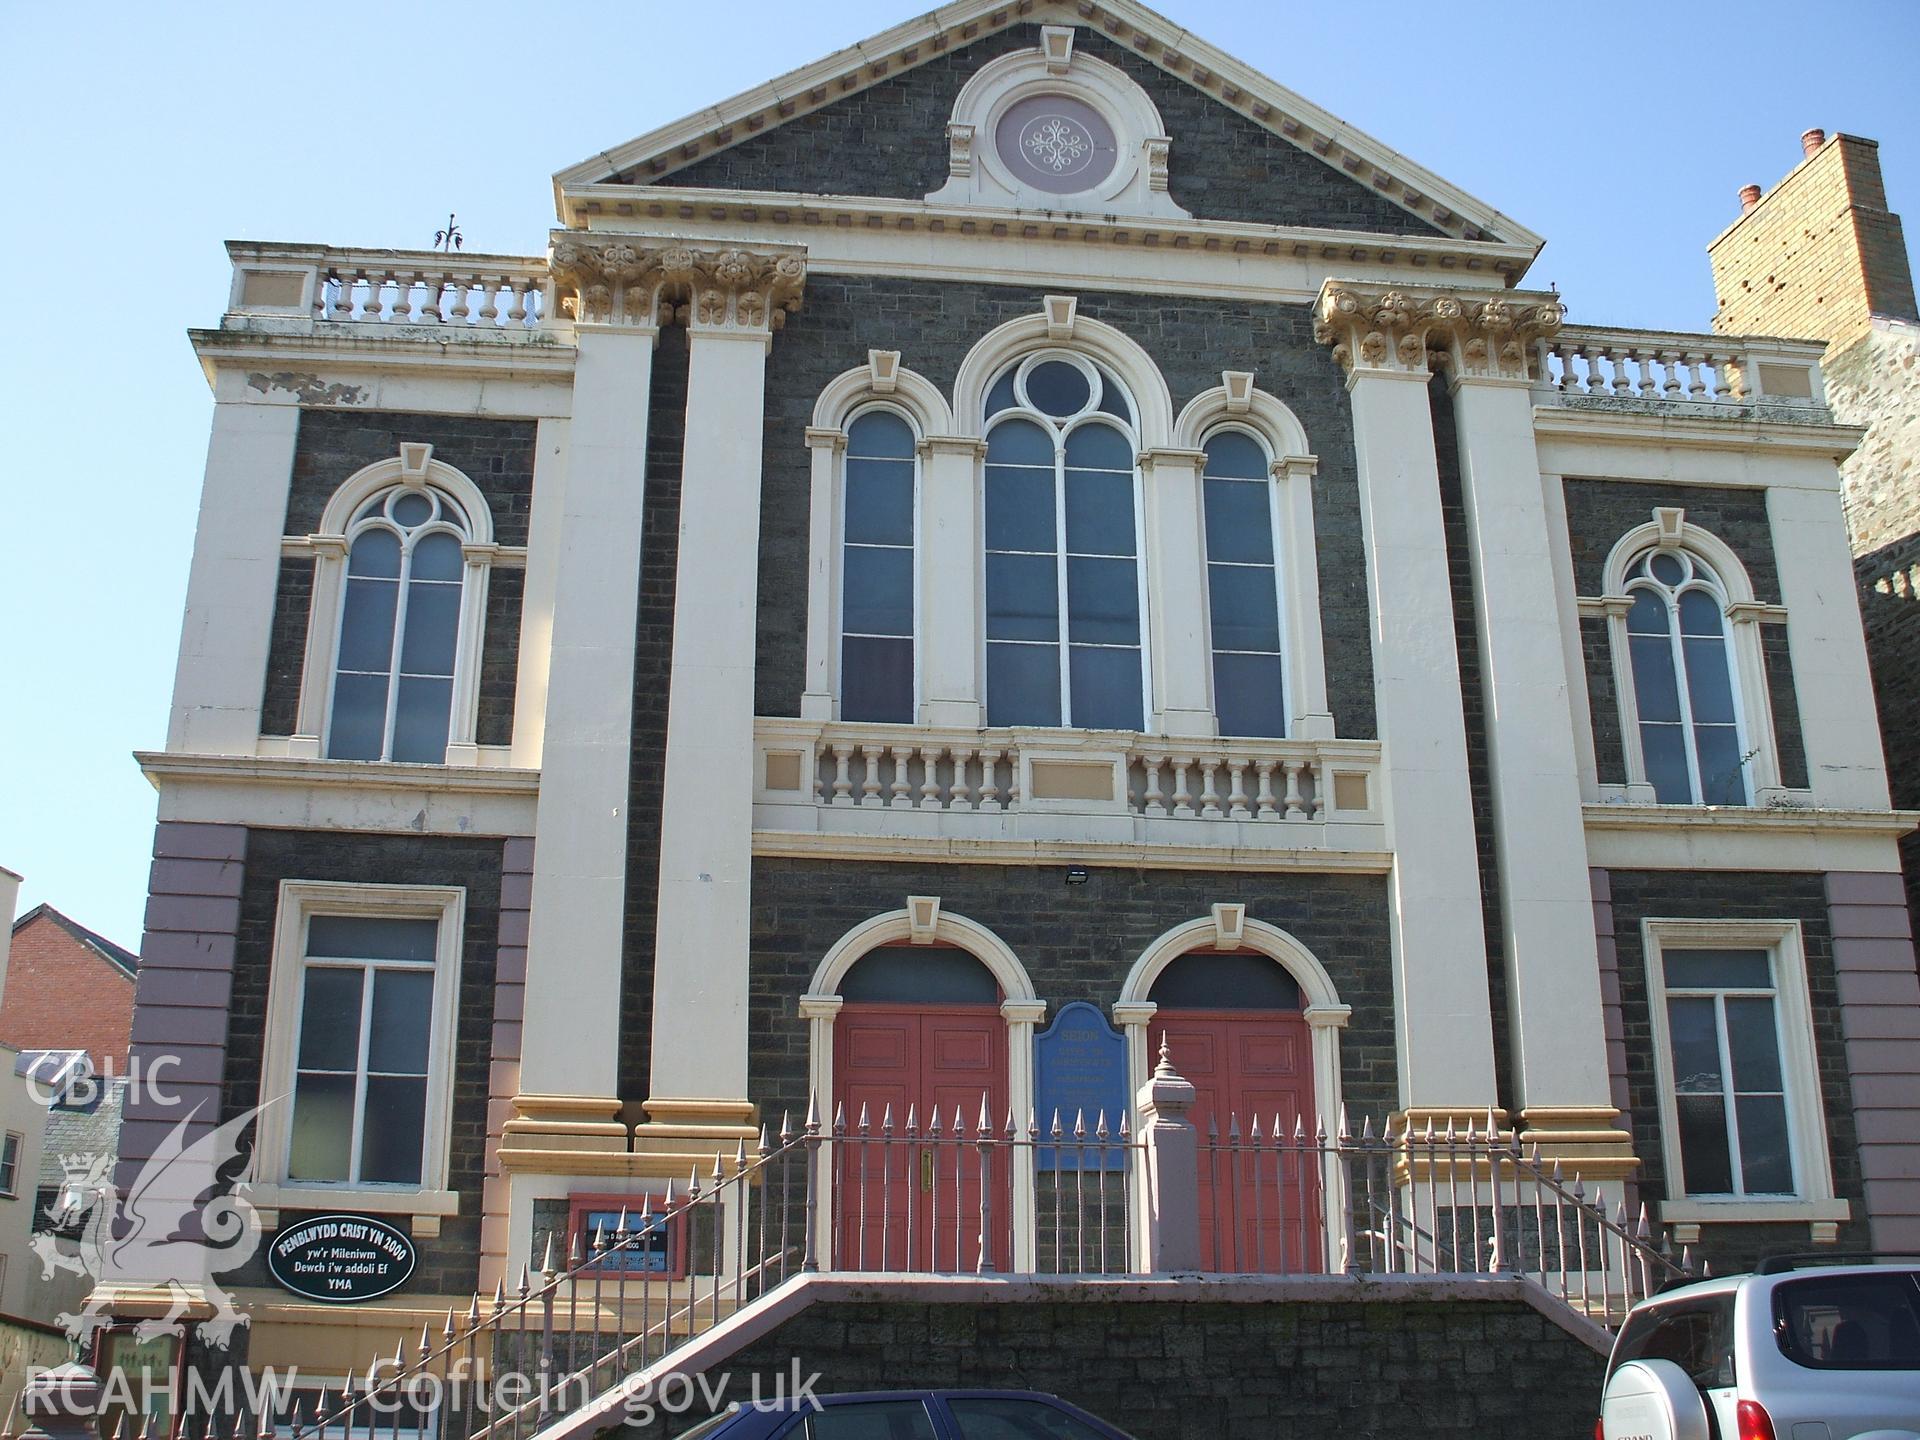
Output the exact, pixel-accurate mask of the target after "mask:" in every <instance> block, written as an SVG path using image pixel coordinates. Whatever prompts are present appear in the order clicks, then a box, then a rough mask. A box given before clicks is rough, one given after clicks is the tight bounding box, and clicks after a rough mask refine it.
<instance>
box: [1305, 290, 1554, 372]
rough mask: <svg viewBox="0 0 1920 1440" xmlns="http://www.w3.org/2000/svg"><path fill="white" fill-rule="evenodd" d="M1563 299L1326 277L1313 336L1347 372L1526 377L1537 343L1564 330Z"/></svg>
mask: <svg viewBox="0 0 1920 1440" xmlns="http://www.w3.org/2000/svg"><path fill="white" fill-rule="evenodd" d="M1564 317H1565V311H1564V310H1563V309H1562V308H1561V306H1560V302H1559V297H1558V296H1554V295H1542V294H1538V293H1533V292H1520V291H1500V292H1497V293H1493V294H1475V293H1473V292H1471V291H1465V292H1462V291H1451V290H1433V289H1427V288H1424V287H1418V286H1398V287H1394V288H1390V289H1375V288H1371V287H1361V286H1358V285H1353V284H1348V283H1344V282H1341V281H1334V280H1329V281H1328V282H1327V283H1326V284H1325V285H1323V286H1322V287H1321V289H1320V296H1319V299H1318V300H1317V301H1316V302H1315V305H1314V324H1313V335H1314V339H1316V340H1317V341H1319V342H1320V343H1321V344H1322V345H1330V346H1332V347H1333V357H1334V359H1335V360H1337V361H1338V362H1339V363H1340V367H1341V368H1342V369H1343V370H1345V371H1346V372H1347V373H1348V374H1349V375H1354V374H1361V373H1375V374H1402V375H1411V376H1418V377H1424V376H1426V375H1429V374H1431V373H1432V372H1433V370H1434V369H1436V368H1445V369H1447V370H1449V371H1450V372H1451V373H1452V375H1453V376H1454V378H1455V379H1456V380H1459V379H1504V380H1525V379H1527V378H1528V375H1529V369H1528V361H1529V352H1530V349H1531V347H1532V345H1533V342H1534V341H1536V340H1538V339H1541V338H1543V337H1546V336H1550V335H1552V334H1554V333H1555V332H1556V331H1558V330H1559V328H1560V324H1561V321H1562V320H1563V319H1564Z"/></svg>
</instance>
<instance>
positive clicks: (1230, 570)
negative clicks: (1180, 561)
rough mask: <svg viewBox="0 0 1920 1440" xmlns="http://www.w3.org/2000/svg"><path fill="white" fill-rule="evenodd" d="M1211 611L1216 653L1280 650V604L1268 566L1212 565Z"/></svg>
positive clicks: (1209, 572) (1209, 584) (1209, 577)
mask: <svg viewBox="0 0 1920 1440" xmlns="http://www.w3.org/2000/svg"><path fill="white" fill-rule="evenodd" d="M1207 608H1208V612H1209V614H1210V615H1211V618H1212V620H1213V648H1214V649H1215V650H1266V651H1277V650H1278V649H1279V648H1280V601H1279V596H1278V595H1277V593H1276V592H1275V590H1274V588H1273V571H1272V570H1271V569H1269V568H1268V567H1267V566H1264V565H1209V566H1208V567H1207Z"/></svg>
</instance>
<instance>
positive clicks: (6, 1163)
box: [0, 1130, 27, 1200]
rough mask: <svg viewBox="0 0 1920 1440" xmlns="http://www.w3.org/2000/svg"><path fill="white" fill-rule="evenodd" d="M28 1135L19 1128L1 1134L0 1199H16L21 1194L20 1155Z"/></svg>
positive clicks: (24, 1147)
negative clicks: (23, 1133)
mask: <svg viewBox="0 0 1920 1440" xmlns="http://www.w3.org/2000/svg"><path fill="white" fill-rule="evenodd" d="M26 1146H27V1137H26V1136H24V1135H22V1134H21V1133H20V1132H19V1131H18V1130H9V1131H7V1133H6V1134H5V1135H0V1199H4V1200H14V1199H17V1198H19V1195H20V1156H21V1152H22V1151H24V1150H25V1149H26Z"/></svg>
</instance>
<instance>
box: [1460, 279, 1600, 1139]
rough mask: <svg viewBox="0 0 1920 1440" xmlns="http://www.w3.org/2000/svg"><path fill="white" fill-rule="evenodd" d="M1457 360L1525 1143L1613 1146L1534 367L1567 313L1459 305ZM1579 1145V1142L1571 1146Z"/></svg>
mask: <svg viewBox="0 0 1920 1440" xmlns="http://www.w3.org/2000/svg"><path fill="white" fill-rule="evenodd" d="M1459 308H1460V313H1459V314H1458V315H1453V316H1449V317H1447V318H1446V323H1444V324H1442V325H1440V326H1437V327H1436V331H1435V332H1434V333H1433V334H1432V337H1431V338H1432V339H1433V340H1434V341H1435V342H1436V343H1444V344H1445V345H1446V346H1447V347H1448V353H1449V367H1448V368H1449V370H1450V372H1451V381H1452V391H1453V404H1454V419H1455V424H1456V429H1457V431H1458V449H1459V456H1460V476H1461V491H1462V499H1463V502H1464V508H1465V514H1466V530H1467V544H1468V548H1469V551H1470V556H1471V560H1472V565H1473V592H1474V611H1475V613H1474V624H1475V630H1476V634H1477V636H1478V639H1479V648H1480V667H1481V686H1482V691H1483V697H1484V701H1485V704H1484V707H1483V708H1484V711H1485V714H1486V727H1487V771H1488V776H1487V778H1488V784H1489V788H1490V791H1491V808H1492V820H1493V838H1494V856H1495V861H1496V864H1497V865H1498V867H1499V875H1500V911H1501V913H1500V924H1501V936H1502V942H1503V949H1504V951H1505V961H1506V980H1507V997H1508V1011H1509V1015H1508V1018H1509V1027H1510V1033H1509V1036H1508V1037H1505V1039H1506V1043H1508V1044H1510V1046H1511V1053H1512V1056H1513V1087H1514V1092H1515V1093H1514V1099H1515V1101H1516V1102H1517V1103H1518V1105H1519V1107H1520V1110H1521V1117H1520V1118H1521V1120H1522V1122H1523V1123H1524V1124H1525V1126H1526V1127H1527V1130H1528V1133H1529V1136H1530V1138H1532V1139H1533V1140H1534V1141H1536V1142H1537V1143H1543V1144H1547V1145H1549V1146H1552V1145H1554V1144H1557V1143H1559V1142H1561V1141H1563V1140H1564V1141H1569V1142H1571V1143H1576V1144H1579V1145H1581V1146H1583V1147H1588V1153H1594V1151H1593V1147H1603V1146H1611V1147H1612V1148H1613V1149H1615V1150H1616V1151H1618V1152H1619V1153H1621V1154H1626V1153H1628V1152H1629V1151H1630V1148H1631V1137H1630V1136H1628V1135H1626V1134H1625V1133H1623V1132H1619V1131H1617V1130H1616V1129H1615V1126H1614V1122H1615V1120H1616V1118H1617V1112H1616V1111H1615V1109H1614V1107H1613V1105H1612V1103H1611V1100H1610V1089H1611V1086H1610V1082H1609V1078H1608V1072H1607V1056H1606V1025H1605V1020H1604V1016H1603V1014H1602V1010H1601V995H1600V966H1599V958H1598V955H1597V952H1596V944H1595V940H1594V927H1593V897H1592V890H1591V882H1590V879H1589V877H1588V873H1587V849H1586V830H1585V825H1584V822H1583V819H1582V815H1581V809H1580V805H1581V796H1580V782H1579V761H1578V750H1577V747H1576V743H1575V737H1574V731H1573V716H1572V713H1571V711H1570V710H1569V709H1568V707H1567V693H1568V690H1569V688H1570V685H1571V680H1570V677H1569V675H1568V673H1567V654H1566V649H1565V646H1564V644H1563V638H1562V635H1561V631H1560V623H1559V614H1560V609H1559V603H1558V599H1559V597H1558V596H1557V594H1556V583H1557V582H1556V579H1555V566H1554V557H1553V552H1552V544H1551V537H1552V528H1551V527H1550V525H1549V517H1548V512H1547V501H1546V490H1545V482H1544V481H1543V479H1542V477H1541V473H1540V457H1539V454H1538V451H1537V449H1536V447H1535V444H1534V437H1533V402H1532V397H1531V395H1530V393H1529V381H1528V378H1527V374H1526V360H1525V355H1526V351H1527V349H1528V347H1529V346H1530V345H1531V343H1532V340H1533V337H1534V336H1535V335H1537V334H1540V333H1548V332H1551V331H1552V330H1554V329H1557V328H1558V326H1559V323H1560V308H1559V305H1558V302H1557V301H1556V300H1555V299H1554V298H1553V297H1551V296H1546V295H1514V294H1508V295H1505V296H1501V297H1496V298H1494V299H1491V300H1487V301H1469V302H1466V303H1463V304H1461V305H1460V307H1459ZM1576 1137H1577V1138H1576Z"/></svg>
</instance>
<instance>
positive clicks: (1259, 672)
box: [1213, 654, 1287, 736]
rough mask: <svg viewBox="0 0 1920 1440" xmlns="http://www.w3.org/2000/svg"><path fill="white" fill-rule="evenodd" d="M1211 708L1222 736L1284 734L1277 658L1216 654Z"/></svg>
mask: <svg viewBox="0 0 1920 1440" xmlns="http://www.w3.org/2000/svg"><path fill="white" fill-rule="evenodd" d="M1213 711H1214V716H1215V718H1216V719H1217V720H1218V721H1219V723H1220V733H1221V734H1222V735H1254V736H1277V735H1284V734H1286V733H1287V718H1286V703H1285V700H1284V699H1283V696H1282V687H1281V671H1280V657H1279V656H1278V655H1225V654H1216V655H1215V656H1214V657H1213Z"/></svg>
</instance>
